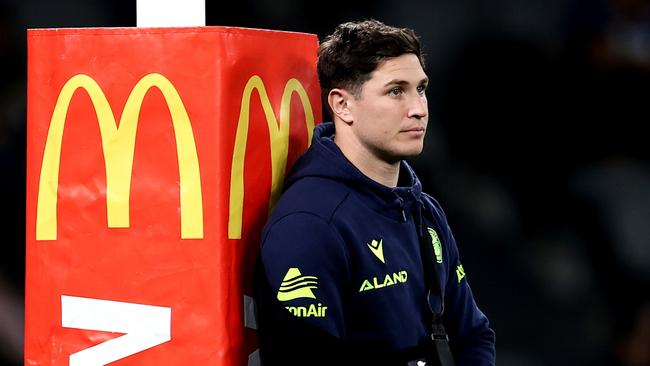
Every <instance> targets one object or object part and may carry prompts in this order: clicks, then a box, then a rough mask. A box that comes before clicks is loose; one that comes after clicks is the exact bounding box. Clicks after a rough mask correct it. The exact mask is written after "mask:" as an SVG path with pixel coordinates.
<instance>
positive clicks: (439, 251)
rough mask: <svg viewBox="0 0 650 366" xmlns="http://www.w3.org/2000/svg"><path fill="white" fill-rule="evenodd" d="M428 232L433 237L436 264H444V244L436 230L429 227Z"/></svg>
mask: <svg viewBox="0 0 650 366" xmlns="http://www.w3.org/2000/svg"><path fill="white" fill-rule="evenodd" d="M427 231H428V232H429V236H430V237H431V245H432V246H433V253H434V254H435V255H436V262H438V263H442V243H441V242H440V238H439V237H438V233H436V231H435V230H433V229H432V228H430V227H428V228H427Z"/></svg>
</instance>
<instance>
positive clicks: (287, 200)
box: [266, 176, 352, 230]
mask: <svg viewBox="0 0 650 366" xmlns="http://www.w3.org/2000/svg"><path fill="white" fill-rule="evenodd" d="M351 192H352V189H351V188H350V187H349V186H347V185H346V184H345V183H343V182H339V181H335V180H331V179H326V178H321V177H316V176H312V177H304V178H302V179H300V180H298V181H296V182H295V183H294V184H292V185H291V187H289V188H288V189H287V190H286V191H285V192H284V193H283V194H282V197H280V200H279V201H278V203H277V205H276V206H275V207H274V209H273V212H272V213H271V217H270V219H269V221H268V223H267V227H266V228H267V230H268V229H270V228H271V227H272V226H273V225H274V224H275V223H277V222H278V221H280V220H283V219H290V217H289V216H292V215H300V214H304V215H311V216H316V217H318V218H320V219H322V220H323V221H325V222H326V223H328V224H329V223H330V222H331V221H332V218H333V217H334V215H335V214H336V212H337V210H338V208H339V207H340V206H341V204H342V203H343V202H344V201H345V200H346V199H347V198H348V197H349V196H350V194H351Z"/></svg>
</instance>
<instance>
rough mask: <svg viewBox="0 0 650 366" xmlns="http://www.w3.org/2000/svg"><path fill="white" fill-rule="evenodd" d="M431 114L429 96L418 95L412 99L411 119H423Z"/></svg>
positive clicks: (409, 113) (409, 111)
mask: <svg viewBox="0 0 650 366" xmlns="http://www.w3.org/2000/svg"><path fill="white" fill-rule="evenodd" d="M428 113H429V107H428V105H427V96H426V95H424V94H422V95H420V94H417V95H416V96H414V97H413V98H412V99H411V102H410V103H409V109H408V117H409V118H417V119H422V118H425V117H426V116H427V115H428Z"/></svg>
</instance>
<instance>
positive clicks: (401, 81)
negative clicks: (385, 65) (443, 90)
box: [384, 77, 429, 87]
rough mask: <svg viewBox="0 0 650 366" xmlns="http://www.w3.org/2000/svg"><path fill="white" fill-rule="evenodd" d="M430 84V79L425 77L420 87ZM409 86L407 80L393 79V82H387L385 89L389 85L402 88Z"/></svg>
mask: <svg viewBox="0 0 650 366" xmlns="http://www.w3.org/2000/svg"><path fill="white" fill-rule="evenodd" d="M428 83H429V78H426V77H425V78H424V79H422V80H420V82H419V83H418V85H422V84H428ZM408 84H410V83H409V82H408V81H406V80H401V79H393V80H391V81H389V82H387V83H386V84H384V87H386V86H389V85H400V86H402V85H408Z"/></svg>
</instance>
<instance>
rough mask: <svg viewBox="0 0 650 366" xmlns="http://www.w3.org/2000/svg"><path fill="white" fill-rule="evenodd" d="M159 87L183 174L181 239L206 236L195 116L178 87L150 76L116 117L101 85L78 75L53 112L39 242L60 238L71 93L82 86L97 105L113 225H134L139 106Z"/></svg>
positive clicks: (44, 169)
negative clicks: (64, 147)
mask: <svg viewBox="0 0 650 366" xmlns="http://www.w3.org/2000/svg"><path fill="white" fill-rule="evenodd" d="M154 86H155V87H157V88H158V89H159V90H160V91H161V93H162V95H163V97H164V98H165V101H166V103H167V106H168V107H169V111H170V114H171V118H172V124H173V128H174V134H175V136H176V152H177V154H178V170H179V177H180V216H181V238H183V239H199V238H203V203H202V192H201V174H200V171H199V160H198V156H197V152H196V145H195V142H194V134H193V131H192V125H191V123H190V118H189V116H188V114H187V111H186V110H185V106H184V105H183V101H182V100H181V97H180V96H179V95H178V92H177V91H176V89H175V88H174V85H173V84H172V83H171V82H170V81H169V80H168V79H167V78H165V77H164V76H163V75H160V74H156V73H152V74H148V75H145V76H144V77H143V78H142V79H140V81H139V82H138V83H137V84H136V85H135V87H134V88H133V90H132V91H131V94H130V95H129V97H128V99H127V101H126V104H125V105H124V110H123V112H122V116H121V118H120V124H119V127H118V125H117V124H116V121H115V115H114V114H113V111H112V110H111V107H110V105H109V103H108V100H107V99H106V95H105V94H104V92H103V91H102V89H101V88H100V86H99V85H98V84H97V82H95V80H93V79H92V78H91V77H90V76H88V75H84V74H78V75H75V76H73V77H72V78H70V79H69V80H68V81H67V82H66V84H65V85H64V86H63V88H62V89H61V92H60V93H59V97H58V99H57V101H56V105H55V107H54V112H53V113H52V119H51V121H50V127H49V130H48V133H47V140H46V142H45V152H44V154H43V162H42V166H41V175H40V181H39V186H38V204H37V208H36V240H56V238H57V211H56V210H57V191H58V185H59V163H60V160H61V143H62V139H63V130H64V127H65V121H66V115H67V113H68V107H69V105H70V101H71V100H72V96H73V95H74V93H75V91H76V90H77V89H79V88H83V89H85V90H86V92H87V93H88V95H89V96H90V99H91V101H92V104H93V106H94V108H95V113H96V115H97V121H98V123H99V129H100V133H101V140H102V150H103V153H104V161H105V168H106V211H107V216H108V227H110V228H125V227H129V202H130V198H129V196H130V188H131V175H132V167H133V154H134V149H135V136H136V130H137V126H138V119H139V115H140V107H141V105H142V102H143V100H144V97H145V95H146V94H147V92H148V91H149V89H151V88H152V87H154Z"/></svg>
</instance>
